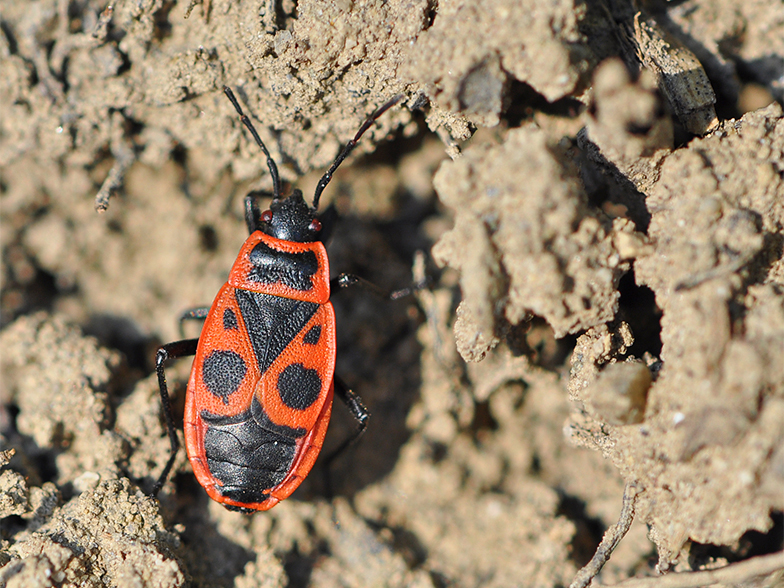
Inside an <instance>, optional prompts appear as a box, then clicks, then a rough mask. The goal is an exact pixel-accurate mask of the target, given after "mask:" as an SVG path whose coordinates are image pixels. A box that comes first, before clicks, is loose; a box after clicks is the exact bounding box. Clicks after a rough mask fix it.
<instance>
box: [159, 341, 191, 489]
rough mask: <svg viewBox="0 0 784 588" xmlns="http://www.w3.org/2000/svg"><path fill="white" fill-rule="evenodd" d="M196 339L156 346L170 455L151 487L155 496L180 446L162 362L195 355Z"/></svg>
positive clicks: (169, 470) (164, 480) (166, 476)
mask: <svg viewBox="0 0 784 588" xmlns="http://www.w3.org/2000/svg"><path fill="white" fill-rule="evenodd" d="M198 343H199V340H198V339H185V340H184V341H175V342H174V343H168V344H166V345H163V346H162V347H159V348H158V354H157V355H156V357H155V371H156V372H157V374H158V387H159V388H160V392H161V404H162V405H163V414H164V416H165V417H166V427H167V429H168V430H169V441H170V442H171V455H170V456H169V461H167V462H166V467H164V468H163V473H161V475H160V477H159V478H158V481H157V482H155V485H154V486H153V487H152V492H150V494H151V495H152V496H156V495H157V494H158V492H159V491H160V489H161V487H162V486H163V484H164V483H165V482H166V478H168V477H169V472H171V469H172V466H173V465H174V458H175V457H177V450H178V449H179V448H180V442H179V440H178V439H177V430H176V428H175V426H174V418H173V417H172V411H171V400H170V399H169V388H168V386H167V385H166V372H165V370H164V367H163V364H164V363H165V362H166V360H169V359H175V358H177V357H187V356H189V355H196V346H197V345H198Z"/></svg>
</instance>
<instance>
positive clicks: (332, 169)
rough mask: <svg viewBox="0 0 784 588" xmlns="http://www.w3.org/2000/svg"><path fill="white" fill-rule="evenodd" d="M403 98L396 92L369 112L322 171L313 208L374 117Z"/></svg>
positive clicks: (376, 117) (314, 208)
mask: <svg viewBox="0 0 784 588" xmlns="http://www.w3.org/2000/svg"><path fill="white" fill-rule="evenodd" d="M404 98H405V96H404V95H403V94H398V95H397V96H395V97H394V98H392V100H390V101H389V102H387V103H386V104H383V105H382V106H380V107H379V108H378V109H377V110H376V111H375V112H374V113H373V114H371V115H370V116H369V117H368V119H367V120H366V121H365V122H364V123H363V124H362V126H361V127H359V130H358V131H357V134H356V135H354V138H353V139H351V141H349V142H348V143H346V146H345V147H343V151H341V152H340V155H338V156H337V157H336V158H335V161H334V162H333V163H332V165H331V166H329V169H328V170H327V171H326V172H324V175H323V176H321V179H320V180H319V183H318V185H317V186H316V193H315V194H314V195H313V210H318V205H319V200H320V199H321V193H322V192H323V191H324V188H326V187H327V184H329V181H330V180H331V179H332V174H334V173H335V170H336V169H338V166H339V165H340V164H341V163H343V160H344V159H346V157H348V155H349V153H351V152H352V151H353V150H354V147H356V146H357V143H359V139H360V138H361V137H362V135H364V134H365V131H367V130H368V129H369V128H370V127H371V126H372V125H373V123H374V122H376V119H378V117H380V116H381V115H382V114H384V113H385V112H386V111H387V110H389V109H390V108H392V107H393V106H395V104H398V103H399V102H400V101H402V100H403V99H404Z"/></svg>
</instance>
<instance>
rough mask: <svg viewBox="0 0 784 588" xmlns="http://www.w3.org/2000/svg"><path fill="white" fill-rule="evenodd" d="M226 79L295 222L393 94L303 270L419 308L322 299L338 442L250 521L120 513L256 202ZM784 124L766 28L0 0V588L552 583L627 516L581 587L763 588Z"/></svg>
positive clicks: (345, 8)
mask: <svg viewBox="0 0 784 588" xmlns="http://www.w3.org/2000/svg"><path fill="white" fill-rule="evenodd" d="M224 84H225V85H229V86H231V87H232V88H234V90H235V92H236V94H237V96H238V98H239V100H240V102H241V103H242V104H243V105H244V107H245V109H246V110H247V112H248V113H249V114H250V115H251V117H252V119H253V120H254V121H255V122H256V125H257V128H258V129H259V133H260V135H261V137H262V139H263V140H264V141H265V143H266V145H267V146H268V147H269V149H270V151H271V153H272V155H273V156H274V158H275V159H276V160H277V161H278V162H279V165H280V170H281V175H282V178H283V180H284V181H285V183H286V184H287V185H297V186H299V187H300V188H302V189H303V190H304V192H305V193H306V195H310V194H312V193H313V189H314V187H315V184H316V182H317V180H318V178H319V176H320V173H322V172H323V170H324V169H325V168H326V167H327V166H328V165H329V164H330V162H331V161H332V160H333V158H334V157H335V156H336V154H337V153H338V151H339V149H340V146H341V144H342V143H345V141H347V140H348V139H349V138H350V137H352V136H353V134H354V132H355V131H356V130H357V128H358V127H359V125H360V124H361V123H362V121H363V120H364V119H365V117H367V116H368V114H369V113H370V112H372V111H373V109H374V108H375V107H377V106H378V105H380V104H382V103H383V102H385V101H386V100H388V99H389V98H390V97H392V96H394V95H396V94H398V93H403V94H404V95H405V100H404V101H403V102H402V104H401V106H399V107H396V108H394V109H392V110H390V111H389V112H388V113H387V114H385V115H384V116H383V117H382V118H381V119H380V120H379V121H378V123H377V124H376V125H374V126H373V127H372V128H371V129H370V130H369V131H368V133H367V134H366V135H365V137H364V138H363V141H362V143H361V145H360V147H359V148H358V149H357V150H356V152H355V154H354V155H352V157H351V158H349V160H348V161H347V162H346V163H345V164H344V166H343V167H342V168H341V169H340V170H339V173H338V174H337V175H336V177H335V179H334V181H333V182H332V184H331V185H330V186H329V187H328V188H327V191H326V192H325V195H324V200H325V205H326V204H328V203H332V204H334V205H335V206H336V208H337V210H338V211H339V213H340V220H339V221H338V223H337V226H336V229H335V232H334V236H333V238H332V240H331V242H330V243H329V245H328V250H329V252H330V262H331V267H332V273H333V275H336V274H337V273H339V272H351V273H355V274H359V275H361V276H362V277H364V278H366V279H368V280H370V281H372V282H374V283H376V284H378V285H379V286H380V287H382V288H384V289H394V288H400V287H403V286H406V285H408V284H410V283H412V281H414V280H419V279H421V278H422V276H426V277H427V278H428V280H429V286H428V288H427V289H423V290H421V291H419V292H418V293H417V294H416V295H415V296H412V297H409V298H407V299H402V300H397V301H386V300H379V299H377V298H374V297H373V296H372V295H369V294H368V293H367V292H362V291H356V292H355V291H350V290H346V291H341V292H338V293H336V294H335V296H334V302H335V305H336V312H337V319H338V360H337V370H338V372H339V373H340V374H342V375H343V378H344V379H345V380H346V381H347V382H348V383H349V384H350V385H351V387H352V388H353V389H354V390H355V391H356V392H358V393H359V394H361V395H362V397H363V399H364V400H365V403H366V404H367V405H368V407H369V409H370V412H371V415H372V416H371V420H370V425H369V429H368V431H367V434H366V435H365V436H364V438H362V439H361V441H360V442H359V443H357V444H356V445H354V446H352V447H351V448H350V449H349V451H347V452H346V453H345V454H343V455H342V456H341V457H340V458H339V459H338V460H336V461H335V462H334V463H333V465H332V467H331V472H330V473H331V480H332V484H331V488H328V487H327V485H326V483H325V479H326V476H325V475H324V471H323V467H322V464H320V463H317V464H316V468H315V469H314V471H313V473H312V474H311V476H310V477H309V478H308V479H307V480H306V481H305V483H304V484H303V485H302V486H301V487H300V489H299V490H298V491H297V492H296V493H295V494H294V495H293V496H292V497H291V498H290V499H289V500H287V501H285V502H283V503H281V504H280V505H279V506H277V507H275V508H274V509H272V510H271V511H268V512H265V513H259V514H254V515H243V514H241V513H237V512H229V511H227V510H225V509H224V508H222V507H221V506H219V505H217V504H215V503H213V502H211V501H210V500H209V499H208V498H207V497H206V494H205V493H204V491H203V490H202V489H201V487H200V486H198V484H197V483H196V481H195V479H194V477H193V475H192V472H191V469H190V466H189V464H188V462H187V459H186V458H185V456H184V453H183V452H180V454H179V456H178V459H177V461H176V463H175V468H174V473H173V475H172V477H171V479H170V480H169V481H168V482H167V483H166V485H165V486H164V487H163V490H162V491H161V493H160V495H159V497H158V499H154V498H151V497H150V496H149V495H148V493H149V492H150V490H151V488H152V485H153V483H154V481H155V479H156V478H157V476H158V475H159V473H160V472H161V470H162V468H163V466H164V464H165V462H166V459H167V457H168V452H169V442H168V439H167V437H166V429H165V425H164V421H163V420H162V415H161V408H160V401H159V397H158V387H157V381H156V378H155V374H154V370H153V368H154V356H155V350H156V347H157V346H158V345H160V344H161V343H164V342H168V341H172V340H175V339H177V338H180V333H179V332H178V321H177V318H178V317H179V316H180V314H181V313H182V312H183V311H184V310H186V309H189V308H193V307H197V306H202V305H205V304H209V303H210V301H211V300H212V298H213V297H214V295H215V293H216V292H217V291H218V288H219V287H220V285H221V284H222V283H223V282H224V281H225V279H226V276H227V273H228V270H229V268H230V267H231V264H232V262H233V260H234V258H235V256H236V254H237V251H238V250H239V247H240V245H241V244H242V242H243V241H244V239H245V237H246V236H247V232H246V229H245V225H244V221H243V197H244V195H245V194H246V193H247V192H249V191H251V190H269V189H270V187H271V182H270V176H269V173H268V171H267V167H266V164H265V161H264V159H263V157H262V156H261V154H260V152H259V149H258V148H257V147H256V145H255V144H254V143H253V141H252V139H251V138H250V137H249V136H248V134H247V132H246V131H245V130H244V129H243V128H242V126H241V124H240V123H239V120H238V118H237V116H236V113H235V112H234V110H233V108H232V106H231V104H230V103H229V102H228V101H227V100H226V98H225V96H224V95H223V92H222V87H223V85H224ZM783 101H784V4H782V3H781V2H780V1H779V0H750V1H748V2H737V1H736V0H685V1H683V2H670V3H667V2H664V1H663V0H662V1H656V0H651V1H649V2H643V1H642V0H640V1H639V2H636V1H633V0H494V1H489V2H481V1H476V0H475V1H467V0H441V1H438V0H387V1H382V0H353V1H352V0H333V1H326V2H319V1H315V0H302V1H301V2H295V1H294V0H281V1H279V2H278V1H276V0H211V1H210V0H203V1H202V2H200V3H195V5H191V4H190V3H189V1H188V0H176V1H175V0H117V1H116V2H114V3H112V4H107V2H106V0H36V1H22V0H0V206H1V207H2V209H1V212H2V233H1V234H0V239H1V243H2V293H1V295H2V331H0V349H2V351H1V352H0V360H1V361H2V369H3V371H2V380H1V385H0V400H1V401H2V408H1V409H0V452H1V453H0V467H2V471H1V473H0V542H1V543H0V586H3V587H7V588H39V587H41V588H42V587H50V586H57V587H76V586H85V587H98V586H116V587H121V588H131V587H134V588H136V587H156V588H163V587H176V586H196V587H207V586H218V587H232V586H234V587H237V588H249V587H254V586H262V587H270V588H273V587H283V586H291V587H301V586H315V587H338V586H340V587H357V588H368V587H398V586H411V587H417V588H431V587H432V588H445V587H459V588H462V587H468V588H474V587H476V588H480V587H481V588H496V587H508V586H523V587H542V588H547V587H557V586H566V585H568V584H569V583H570V582H571V580H572V578H574V577H575V574H576V573H577V571H578V570H579V569H580V568H581V567H582V566H583V565H585V564H586V563H587V562H588V560H589V559H590V558H591V556H592V555H593V553H594V550H595V549H596V547H597V545H599V542H600V541H601V539H602V535H603V533H604V532H605V530H607V529H613V527H612V526H613V525H614V523H615V522H616V521H617V520H618V516H619V512H621V504H622V497H623V496H624V491H625V490H626V496H627V499H629V501H628V504H629V505H630V506H631V507H633V512H634V523H633V524H632V525H631V528H630V529H629V530H628V533H627V534H626V535H625V537H623V538H622V539H621V541H620V543H619V545H618V547H617V548H616V549H615V552H614V553H613V555H612V557H611V558H610V559H609V562H608V563H607V564H606V565H605V566H604V568H603V570H602V572H601V574H600V575H599V577H598V578H597V579H596V580H595V583H601V584H602V585H609V584H616V583H619V582H624V581H625V580H626V579H628V578H631V577H635V576H636V577H638V578H645V577H647V579H645V580H638V584H635V585H646V586H698V585H705V584H712V583H716V582H718V583H720V584H722V585H725V586H730V585H732V586H740V585H742V586H774V585H776V586H782V585H784V579H782V578H783V574H784V573H783V572H782V568H784V563H782V562H781V559H782V558H781V550H782V549H783V548H784V540H783V539H782V537H783V535H784V515H782V513H784V115H783V114H782V108H781V104H782V102H783ZM96 206H97V207H98V208H99V209H105V211H104V212H103V213H102V214H99V213H98V212H96ZM184 329H185V333H186V335H187V336H191V337H193V336H196V335H197V334H198V329H199V325H198V323H194V322H192V321H191V322H189V323H187V324H185V325H184ZM189 368H190V361H189V360H181V361H178V362H173V363H172V365H171V368H170V369H169V372H168V373H169V379H170V382H171V384H172V387H173V394H174V404H175V406H174V412H175V419H176V420H180V421H181V411H182V404H183V396H184V391H185V384H186V382H187V378H188V371H189ZM353 427H354V424H353V422H352V420H351V418H350V416H349V415H348V413H347V412H346V411H345V410H343V408H342V406H341V405H339V404H337V405H336V407H335V410H334V412H333V421H332V425H331V428H330V432H329V434H328V435H327V442H326V443H327V447H328V448H329V447H335V446H337V445H338V444H340V443H341V441H342V440H343V439H345V438H346V436H347V435H349V434H350V432H351V430H352V428H353ZM626 522H628V518H627V520H626ZM622 526H623V525H622ZM776 558H778V559H776ZM597 569H598V568H597ZM709 570H712V571H709ZM695 574H697V575H695ZM699 574H703V575H702V576H700V575H699ZM706 574H708V575H706ZM706 578H707V579H706ZM640 581H642V582H648V583H647V584H639V582H640Z"/></svg>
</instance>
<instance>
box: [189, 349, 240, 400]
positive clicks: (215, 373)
mask: <svg viewBox="0 0 784 588" xmlns="http://www.w3.org/2000/svg"><path fill="white" fill-rule="evenodd" d="M247 372H248V366H247V365H245V360H243V359H242V357H240V355H239V354H238V353H235V352H234V351H213V352H211V353H210V354H209V355H208V356H207V357H205V358H204V363H203V364H202V366H201V373H202V378H203V379H204V385H205V386H207V390H209V391H210V392H211V393H212V394H214V395H215V396H217V397H218V398H220V399H221V400H222V401H223V403H224V404H228V403H229V396H231V395H232V394H234V393H235V392H236V391H237V389H238V388H239V387H240V384H242V380H243V379H244V378H245V374H246V373H247Z"/></svg>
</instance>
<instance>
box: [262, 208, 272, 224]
mask: <svg viewBox="0 0 784 588" xmlns="http://www.w3.org/2000/svg"><path fill="white" fill-rule="evenodd" d="M261 220H263V221H264V222H265V223H268V222H270V221H271V220H272V211H271V210H265V211H264V212H262V213H261Z"/></svg>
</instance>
